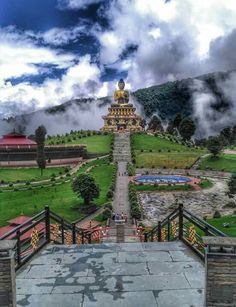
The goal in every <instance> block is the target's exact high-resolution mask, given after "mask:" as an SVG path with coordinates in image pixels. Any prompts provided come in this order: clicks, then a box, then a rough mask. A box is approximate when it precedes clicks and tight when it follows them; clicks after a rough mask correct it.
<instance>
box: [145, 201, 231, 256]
mask: <svg viewBox="0 0 236 307" xmlns="http://www.w3.org/2000/svg"><path fill="white" fill-rule="evenodd" d="M184 220H185V221H184ZM172 221H175V224H174V225H173V227H174V228H173V229H174V230H173V229H171V228H172V225H171V223H172ZM166 226H167V228H166ZM195 227H196V228H197V229H199V230H201V231H203V232H204V235H208V236H209V235H211V236H221V237H227V235H226V234H225V233H224V232H222V231H220V230H219V229H217V228H215V227H214V226H212V225H211V224H209V223H207V222H206V221H204V220H202V219H201V218H199V217H197V216H195V215H194V214H193V213H191V212H190V211H188V210H186V209H184V208H183V205H182V204H179V207H178V208H176V209H175V210H174V211H173V212H171V213H170V214H169V215H168V216H167V217H165V218H164V219H163V220H162V221H159V222H158V225H157V226H155V227H153V228H152V229H151V230H150V231H149V232H146V233H144V241H145V242H148V241H151V242H152V241H154V239H155V240H157V241H158V242H161V241H163V240H164V241H166V239H167V241H172V240H176V239H179V240H181V241H183V242H184V243H185V244H187V245H188V246H189V247H190V248H191V249H192V250H193V251H194V252H195V253H196V254H197V255H198V256H200V257H201V258H202V259H203V258H204V244H203V242H202V237H201V234H199V233H197V229H196V228H195ZM166 231H167V238H166Z"/></svg>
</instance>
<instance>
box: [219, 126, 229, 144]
mask: <svg viewBox="0 0 236 307" xmlns="http://www.w3.org/2000/svg"><path fill="white" fill-rule="evenodd" d="M220 136H221V138H222V142H223V144H224V146H227V145H229V144H230V143H231V139H232V129H231V127H226V128H224V129H223V130H221V132H220Z"/></svg>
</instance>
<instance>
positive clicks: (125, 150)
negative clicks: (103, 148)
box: [113, 132, 131, 162]
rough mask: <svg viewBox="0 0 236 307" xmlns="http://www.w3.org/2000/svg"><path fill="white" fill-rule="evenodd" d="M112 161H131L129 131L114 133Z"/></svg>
mask: <svg viewBox="0 0 236 307" xmlns="http://www.w3.org/2000/svg"><path fill="white" fill-rule="evenodd" d="M113 161H114V162H122V161H124V162H131V151H130V133H129V132H123V133H115V138H114V150H113Z"/></svg>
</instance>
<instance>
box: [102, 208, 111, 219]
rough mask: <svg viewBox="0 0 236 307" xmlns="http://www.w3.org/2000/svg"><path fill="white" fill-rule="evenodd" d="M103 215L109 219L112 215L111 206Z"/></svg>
mask: <svg viewBox="0 0 236 307" xmlns="http://www.w3.org/2000/svg"><path fill="white" fill-rule="evenodd" d="M102 216H103V217H104V219H108V218H110V217H111V210H110V209H109V208H106V209H105V210H104V211H103V213H102Z"/></svg>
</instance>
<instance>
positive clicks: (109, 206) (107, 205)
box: [104, 203, 112, 210]
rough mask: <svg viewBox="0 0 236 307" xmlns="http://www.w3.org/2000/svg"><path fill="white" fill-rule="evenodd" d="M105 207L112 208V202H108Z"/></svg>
mask: <svg viewBox="0 0 236 307" xmlns="http://www.w3.org/2000/svg"><path fill="white" fill-rule="evenodd" d="M104 208H108V209H110V210H112V204H111V203H107V204H105V205H104Z"/></svg>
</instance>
